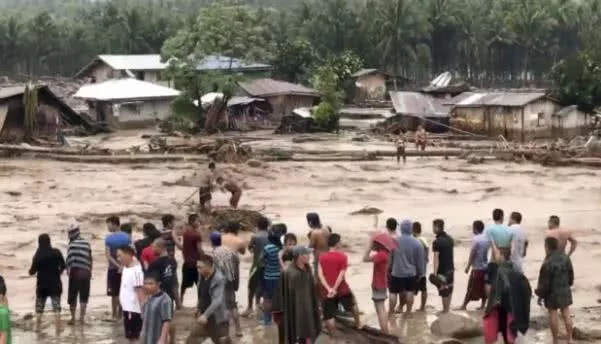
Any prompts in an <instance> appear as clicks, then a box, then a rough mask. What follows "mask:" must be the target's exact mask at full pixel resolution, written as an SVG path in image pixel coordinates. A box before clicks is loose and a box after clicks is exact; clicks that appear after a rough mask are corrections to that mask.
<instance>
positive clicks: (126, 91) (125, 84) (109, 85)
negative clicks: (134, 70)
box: [73, 79, 180, 101]
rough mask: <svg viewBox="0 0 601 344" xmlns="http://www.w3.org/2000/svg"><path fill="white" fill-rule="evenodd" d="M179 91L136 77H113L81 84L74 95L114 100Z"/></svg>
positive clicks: (165, 95) (164, 96) (157, 96)
mask: <svg viewBox="0 0 601 344" xmlns="http://www.w3.org/2000/svg"><path fill="white" fill-rule="evenodd" d="M179 93H180V92H179V91H177V90H174V89H172V88H169V87H164V86H160V85H156V84H153V83H150V82H145V81H141V80H137V79H114V80H107V81H105V82H101V83H98V84H89V85H84V86H82V87H81V88H80V89H79V90H78V91H77V92H76V93H75V94H74V95H73V97H75V98H81V99H86V100H100V101H111V100H113V101H116V100H144V99H168V98H175V97H177V96H178V95H179Z"/></svg>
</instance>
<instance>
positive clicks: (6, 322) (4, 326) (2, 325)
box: [0, 305, 13, 344]
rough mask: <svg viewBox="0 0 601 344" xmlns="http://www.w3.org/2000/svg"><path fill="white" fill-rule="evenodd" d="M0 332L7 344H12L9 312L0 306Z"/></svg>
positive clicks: (6, 308) (5, 307)
mask: <svg viewBox="0 0 601 344" xmlns="http://www.w3.org/2000/svg"><path fill="white" fill-rule="evenodd" d="M0 332H4V333H5V334H6V336H7V341H6V343H7V344H12V343H13V338H12V333H11V322H10V310H9V309H8V307H7V306H4V305H0Z"/></svg>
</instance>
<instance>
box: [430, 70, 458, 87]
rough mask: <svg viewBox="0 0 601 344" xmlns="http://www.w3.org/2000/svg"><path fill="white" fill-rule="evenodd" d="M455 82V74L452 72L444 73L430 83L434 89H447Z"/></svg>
mask: <svg viewBox="0 0 601 344" xmlns="http://www.w3.org/2000/svg"><path fill="white" fill-rule="evenodd" d="M451 81H453V74H451V73H450V72H444V73H442V74H440V75H439V76H437V77H436V78H434V79H433V80H432V81H430V86H432V87H447V86H449V85H450V84H451Z"/></svg>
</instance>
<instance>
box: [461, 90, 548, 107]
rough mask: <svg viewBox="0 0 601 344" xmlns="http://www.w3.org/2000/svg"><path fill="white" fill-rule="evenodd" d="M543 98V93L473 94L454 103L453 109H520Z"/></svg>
mask: <svg viewBox="0 0 601 344" xmlns="http://www.w3.org/2000/svg"><path fill="white" fill-rule="evenodd" d="M545 96H546V94H545V93H544V92H475V93H472V94H470V95H468V96H467V97H465V98H463V99H462V100H461V101H459V102H458V103H456V104H455V107H481V106H508V107H522V106H525V105H527V104H530V103H532V102H533V101H536V100H539V99H541V98H544V97H545Z"/></svg>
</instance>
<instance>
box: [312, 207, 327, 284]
mask: <svg viewBox="0 0 601 344" xmlns="http://www.w3.org/2000/svg"><path fill="white" fill-rule="evenodd" d="M307 224H308V225H309V242H310V246H311V248H313V268H314V269H315V270H314V271H315V273H317V266H318V263H319V255H320V254H321V253H323V252H328V250H329V247H328V237H329V236H330V232H331V230H330V229H329V228H327V227H326V226H323V225H322V224H321V220H320V219H319V214H317V213H307Z"/></svg>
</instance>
